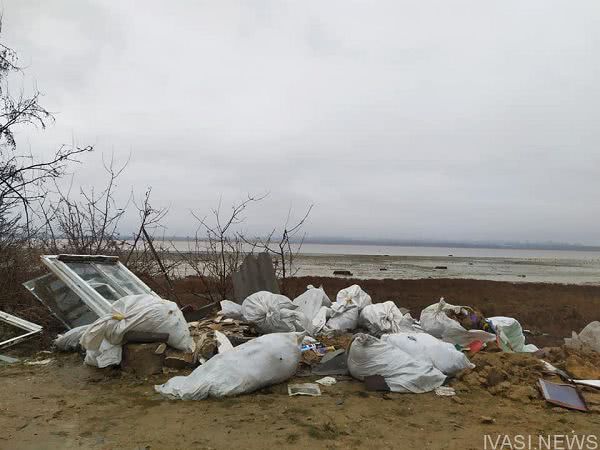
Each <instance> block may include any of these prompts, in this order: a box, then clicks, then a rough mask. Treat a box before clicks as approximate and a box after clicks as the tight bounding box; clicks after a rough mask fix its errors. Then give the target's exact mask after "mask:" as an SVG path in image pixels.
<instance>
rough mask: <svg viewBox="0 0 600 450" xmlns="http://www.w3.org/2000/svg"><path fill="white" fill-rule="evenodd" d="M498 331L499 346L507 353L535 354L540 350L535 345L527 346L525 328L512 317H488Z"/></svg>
mask: <svg viewBox="0 0 600 450" xmlns="http://www.w3.org/2000/svg"><path fill="white" fill-rule="evenodd" d="M488 320H489V321H490V322H492V325H493V326H494V329H495V330H496V336H497V337H498V339H497V341H498V345H499V346H500V348H501V349H502V351H505V352H516V353H533V352H536V351H537V350H538V348H537V347H536V346H535V345H533V344H525V335H524V334H523V328H521V324H520V323H519V321H518V320H517V319H514V318H512V317H504V316H496V317H488Z"/></svg>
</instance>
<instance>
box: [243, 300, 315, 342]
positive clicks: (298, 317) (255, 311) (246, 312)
mask: <svg viewBox="0 0 600 450" xmlns="http://www.w3.org/2000/svg"><path fill="white" fill-rule="evenodd" d="M296 308H297V306H296V305H294V304H293V303H292V301H291V300H290V299H289V298H287V297H286V296H285V295H279V294H273V293H272V292H267V291H260V292H255V293H254V294H252V295H250V296H249V297H247V298H246V300H244V302H243V303H242V315H243V316H244V318H245V319H246V320H247V321H248V322H250V323H254V324H255V325H256V326H257V327H258V329H259V330H260V331H261V332H262V333H285V332H292V331H296V330H302V329H303V325H305V324H306V319H305V318H304V317H303V314H302V313H301V312H299V311H295V309H296Z"/></svg>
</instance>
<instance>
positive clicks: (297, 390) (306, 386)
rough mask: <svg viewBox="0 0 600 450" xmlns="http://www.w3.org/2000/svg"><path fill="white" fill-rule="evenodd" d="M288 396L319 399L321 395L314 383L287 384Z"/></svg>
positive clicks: (319, 389)
mask: <svg viewBox="0 0 600 450" xmlns="http://www.w3.org/2000/svg"><path fill="white" fill-rule="evenodd" d="M288 395H289V396H290V397H293V396H294V395H309V396H311V397H319V396H320V395H321V388H320V387H319V385H318V384H314V383H302V384H288Z"/></svg>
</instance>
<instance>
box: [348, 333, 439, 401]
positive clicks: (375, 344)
mask: <svg viewBox="0 0 600 450" xmlns="http://www.w3.org/2000/svg"><path fill="white" fill-rule="evenodd" d="M348 370H349V371H350V374H351V375H352V376H353V377H354V378H356V379H358V380H361V381H362V380H364V378H365V377H367V376H371V375H381V376H382V377H383V378H385V382H386V383H387V385H388V386H389V387H390V390H392V391H393V392H413V393H415V394H419V393H422V392H429V391H432V390H434V389H435V388H436V387H438V386H441V385H442V384H443V383H444V380H445V379H446V376H445V375H444V374H443V373H442V372H440V371H439V370H438V369H436V368H435V367H433V365H432V364H431V363H430V362H425V361H422V360H418V359H415V358H413V357H412V356H410V355H409V354H408V353H406V352H403V351H402V350H400V349H399V348H397V347H395V346H394V345H392V344H390V343H388V342H384V341H382V340H380V339H377V338H376V337H374V336H369V335H368V334H362V333H359V334H357V335H356V337H355V338H354V340H353V341H352V343H351V344H350V350H349V352H348Z"/></svg>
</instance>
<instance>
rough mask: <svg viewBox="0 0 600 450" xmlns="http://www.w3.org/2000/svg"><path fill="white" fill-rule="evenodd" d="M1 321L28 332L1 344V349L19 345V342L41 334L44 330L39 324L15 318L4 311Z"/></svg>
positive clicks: (0, 317) (0, 314) (1, 313)
mask: <svg viewBox="0 0 600 450" xmlns="http://www.w3.org/2000/svg"><path fill="white" fill-rule="evenodd" d="M0 320H1V321H2V322H4V323H7V324H9V325H12V326H14V327H17V328H20V329H21V330H25V331H27V333H25V334H21V335H19V336H15V337H13V338H10V339H7V340H5V341H2V342H0V348H5V347H10V346H11V345H15V344H18V343H19V342H21V341H23V340H25V339H27V338H29V337H31V336H33V335H35V334H37V333H39V332H41V331H42V329H43V327H42V326H41V325H38V324H37V323H33V322H29V321H28V320H25V319H21V318H20V317H17V316H13V315H12V314H9V313H6V312H4V311H0Z"/></svg>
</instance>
